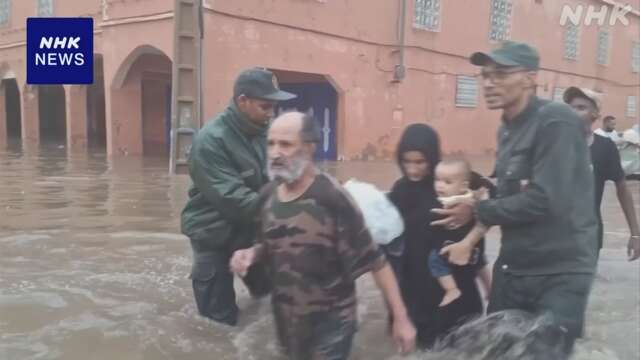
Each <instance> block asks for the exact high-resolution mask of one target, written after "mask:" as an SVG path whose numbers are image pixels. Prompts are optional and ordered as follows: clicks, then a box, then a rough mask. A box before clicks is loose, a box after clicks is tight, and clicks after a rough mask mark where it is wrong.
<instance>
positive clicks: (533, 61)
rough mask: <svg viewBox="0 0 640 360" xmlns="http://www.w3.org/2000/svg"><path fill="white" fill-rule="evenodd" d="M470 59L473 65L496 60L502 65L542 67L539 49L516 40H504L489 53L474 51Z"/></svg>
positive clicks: (495, 61) (528, 68)
mask: <svg viewBox="0 0 640 360" xmlns="http://www.w3.org/2000/svg"><path fill="white" fill-rule="evenodd" d="M470 60H471V63H472V64H473V65H478V66H484V65H487V64H488V63H490V62H494V63H496V64H498V65H501V66H522V67H524V68H525V69H527V70H538V69H539V68H540V55H538V51H537V50H536V49H535V48H533V47H532V46H530V45H528V44H525V43H521V42H515V41H504V42H503V43H502V44H501V45H500V47H499V48H497V49H494V50H493V51H491V52H489V53H484V52H476V53H473V54H472V55H471V58H470Z"/></svg>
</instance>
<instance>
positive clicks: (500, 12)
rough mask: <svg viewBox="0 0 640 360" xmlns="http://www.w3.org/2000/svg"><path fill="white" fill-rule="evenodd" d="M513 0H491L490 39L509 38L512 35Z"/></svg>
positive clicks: (500, 39)
mask: <svg viewBox="0 0 640 360" xmlns="http://www.w3.org/2000/svg"><path fill="white" fill-rule="evenodd" d="M512 10H513V5H512V4H511V0H491V29H490V30H489V39H491V40H496V41H503V40H509V38H510V37H511V12H512Z"/></svg>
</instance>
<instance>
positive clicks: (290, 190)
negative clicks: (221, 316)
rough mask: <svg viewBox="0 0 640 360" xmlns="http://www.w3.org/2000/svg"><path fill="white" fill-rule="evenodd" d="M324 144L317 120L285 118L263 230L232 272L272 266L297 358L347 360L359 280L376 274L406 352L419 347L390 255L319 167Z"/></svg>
mask: <svg viewBox="0 0 640 360" xmlns="http://www.w3.org/2000/svg"><path fill="white" fill-rule="evenodd" d="M319 139H320V131H319V129H318V126H317V124H316V123H315V121H314V119H313V118H311V117H309V116H307V115H305V114H302V113H298V112H291V113H286V114H283V115H281V116H280V117H278V118H277V119H276V120H275V121H274V123H273V124H272V125H271V128H270V129H269V133H268V137H267V153H268V164H269V166H268V173H269V177H270V179H272V180H274V181H276V182H277V183H278V185H277V186H274V187H271V188H270V189H271V190H269V191H268V193H267V194H266V195H265V196H266V198H265V199H266V201H265V206H264V208H263V210H262V216H261V219H260V220H261V229H262V231H261V233H260V237H259V239H258V241H257V244H256V245H254V246H253V247H252V248H249V249H244V250H238V251H236V252H235V253H234V255H233V256H232V258H231V269H232V270H233V271H234V272H236V273H239V274H240V275H243V274H245V273H246V272H247V270H248V268H249V267H250V266H251V265H252V264H254V263H257V262H264V263H265V264H266V265H267V268H268V269H269V272H270V274H271V278H272V281H273V290H272V304H273V314H274V317H275V322H276V328H277V334H278V339H279V341H280V344H281V345H282V348H283V352H284V354H285V355H287V356H288V358H289V359H294V360H305V359H331V360H340V359H347V358H348V356H349V353H350V350H351V345H352V341H353V336H354V334H355V332H356V290H355V280H356V279H357V278H358V277H359V276H360V275H362V274H364V273H366V272H371V273H372V274H373V277H374V279H375V281H376V283H377V285H378V287H379V288H380V289H381V290H382V292H383V294H384V298H385V300H386V301H387V303H388V304H389V307H390V309H391V312H392V314H393V319H394V324H393V327H392V335H393V338H394V340H395V343H396V345H397V347H398V351H400V352H408V351H410V350H411V349H412V348H413V346H414V340H415V329H414V327H413V325H412V324H411V322H410V320H409V318H408V316H407V311H406V308H405V305H404V303H403V301H402V298H401V296H400V291H399V289H398V284H397V282H396V279H395V277H394V275H393V272H392V270H391V267H390V266H389V264H388V263H387V261H386V260H385V257H384V255H383V254H382V252H381V251H380V249H378V247H377V246H376V245H375V244H374V242H373V241H372V239H371V236H370V234H369V231H368V230H367V229H366V228H365V227H364V219H363V217H362V214H361V212H360V211H359V209H358V208H357V206H356V205H355V204H354V202H353V201H352V199H351V198H350V197H349V195H348V194H347V193H346V192H345V190H344V189H343V188H342V187H341V186H340V185H339V183H338V182H337V181H336V180H335V179H333V178H332V177H330V176H329V175H327V174H325V173H323V172H321V171H320V170H318V168H317V167H316V166H315V164H314V162H313V154H314V153H315V149H316V146H317V143H318V141H319Z"/></svg>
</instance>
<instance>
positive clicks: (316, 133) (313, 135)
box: [271, 111, 320, 144]
mask: <svg viewBox="0 0 640 360" xmlns="http://www.w3.org/2000/svg"><path fill="white" fill-rule="evenodd" d="M274 127H276V131H281V130H283V129H286V130H288V131H297V132H298V134H299V136H300V140H301V141H302V142H304V143H316V144H317V143H318V142H320V128H319V127H318V124H317V123H316V121H315V119H314V118H313V117H311V116H309V115H307V114H305V113H301V112H298V111H291V112H286V113H283V114H282V115H280V116H278V117H277V118H276V119H275V120H274V121H273V123H272V124H271V128H272V129H273V128H274Z"/></svg>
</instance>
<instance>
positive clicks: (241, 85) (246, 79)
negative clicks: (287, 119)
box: [233, 68, 296, 101]
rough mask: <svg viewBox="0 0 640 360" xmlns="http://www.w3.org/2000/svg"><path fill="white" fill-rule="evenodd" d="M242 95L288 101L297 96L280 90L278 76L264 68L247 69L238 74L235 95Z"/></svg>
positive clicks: (234, 89)
mask: <svg viewBox="0 0 640 360" xmlns="http://www.w3.org/2000/svg"><path fill="white" fill-rule="evenodd" d="M240 95H245V96H247V97H250V98H254V99H261V100H269V101H286V100H291V99H294V98H295V97H296V95H294V94H292V93H288V92H286V91H282V90H280V88H279V87H278V79H277V78H276V76H275V75H274V74H273V73H272V72H271V71H269V70H267V69H264V68H251V69H247V70H244V71H243V72H241V73H240V75H238V78H237V79H236V82H235V84H234V85H233V97H234V98H236V97H238V96H240Z"/></svg>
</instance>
